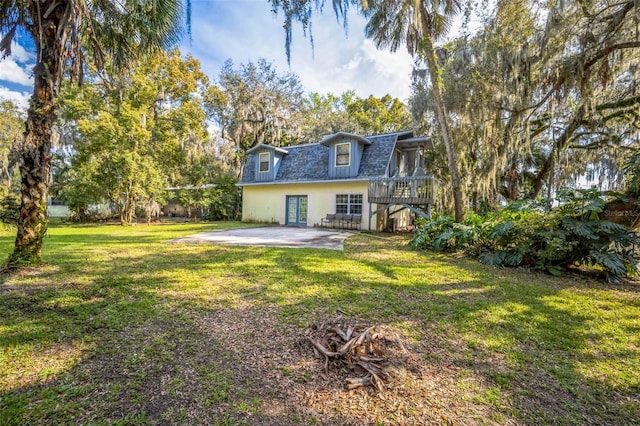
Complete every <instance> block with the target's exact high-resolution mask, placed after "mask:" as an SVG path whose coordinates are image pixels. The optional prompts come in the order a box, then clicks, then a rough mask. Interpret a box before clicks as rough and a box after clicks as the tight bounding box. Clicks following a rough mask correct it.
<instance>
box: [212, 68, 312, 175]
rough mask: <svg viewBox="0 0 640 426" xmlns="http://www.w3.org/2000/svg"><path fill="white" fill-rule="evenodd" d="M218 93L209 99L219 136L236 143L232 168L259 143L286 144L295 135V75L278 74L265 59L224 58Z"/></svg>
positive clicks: (298, 94) (297, 86)
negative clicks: (239, 60)
mask: <svg viewBox="0 0 640 426" xmlns="http://www.w3.org/2000/svg"><path fill="white" fill-rule="evenodd" d="M218 84H219V89H220V90H221V95H220V96H219V97H218V98H216V100H215V101H214V102H212V103H211V106H212V114H213V118H214V119H215V120H216V122H217V123H218V125H219V126H220V128H221V129H222V138H223V139H227V140H230V141H232V142H233V143H234V145H235V147H236V155H237V158H236V161H235V167H234V169H235V170H238V171H239V170H240V166H241V165H242V164H244V161H245V158H246V152H247V150H249V149H251V148H253V147H254V146H256V145H258V144H260V143H267V144H270V145H275V146H282V145H287V144H288V142H290V141H292V140H295V139H297V137H298V135H296V134H295V133H293V132H294V131H295V129H296V128H298V126H296V125H295V124H294V123H293V120H294V119H296V118H297V117H299V115H298V114H297V112H298V111H299V108H300V106H301V105H302V96H303V89H302V85H301V83H300V79H299V77H298V76H297V75H295V74H293V73H291V72H289V73H285V74H279V73H278V72H277V70H276V69H275V67H274V66H273V65H272V64H270V63H269V62H267V61H266V60H265V59H259V60H258V62H257V63H253V62H249V63H247V64H240V67H239V69H235V68H234V66H233V62H232V61H231V60H227V61H226V62H225V64H224V66H223V67H222V69H221V71H220V76H219V78H218Z"/></svg>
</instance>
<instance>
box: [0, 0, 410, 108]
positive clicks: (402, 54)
mask: <svg viewBox="0 0 640 426" xmlns="http://www.w3.org/2000/svg"><path fill="white" fill-rule="evenodd" d="M191 20H192V38H191V41H189V40H188V38H187V37H185V38H184V40H183V42H182V44H181V46H180V48H181V50H182V52H183V53H191V54H192V55H193V56H194V57H195V58H197V59H198V60H199V61H200V62H201V65H202V69H203V71H204V72H205V73H206V74H208V75H209V77H210V78H211V80H213V81H215V80H216V79H217V77H218V75H219V72H220V68H221V66H222V64H223V63H224V62H225V61H226V60H227V59H231V60H232V61H233V62H234V64H235V65H236V66H238V65H239V64H241V63H247V62H249V61H253V62H255V61H257V60H258V59H259V58H265V59H266V60H267V61H269V62H272V63H273V64H274V66H275V67H276V69H277V70H278V72H280V73H284V72H287V71H291V72H293V73H295V74H297V75H298V76H299V77H300V80H301V82H302V85H303V87H304V88H305V90H307V91H314V92H319V93H322V94H326V93H333V94H340V93H342V92H344V91H346V90H350V89H353V90H355V91H356V94H357V95H358V96H361V97H367V96H369V95H371V94H372V95H374V96H378V97H381V96H383V95H385V94H390V95H391V96H393V97H397V98H400V99H401V100H403V101H406V100H407V99H408V97H409V95H410V89H409V84H410V74H411V68H412V64H413V60H412V58H411V57H410V56H409V54H408V53H406V50H404V49H401V50H399V51H398V52H396V53H391V52H389V51H386V50H377V49H376V48H375V46H374V45H373V43H372V42H371V41H369V40H366V39H365V37H364V31H363V28H364V24H365V21H364V19H363V18H362V17H360V16H358V15H357V14H356V13H350V15H349V31H348V33H347V34H345V31H344V29H343V28H342V25H341V24H340V23H338V22H337V21H336V19H335V15H334V14H333V11H332V10H331V6H330V4H329V5H328V7H327V8H326V9H325V12H324V14H323V15H322V16H316V17H315V18H314V21H313V36H314V46H315V48H314V49H313V52H312V49H311V45H310V43H309V38H308V37H307V38H305V37H304V35H303V33H302V31H301V29H300V28H299V27H296V28H295V30H294V34H293V46H292V50H291V66H290V67H289V65H288V64H287V60H286V54H285V49H284V41H285V34H284V30H283V28H282V22H283V18H282V16H275V15H274V14H273V13H272V12H271V5H270V3H269V2H268V1H267V0H192V18H191ZM20 42H24V40H18V43H20ZM23 44H24V43H23ZM34 61H35V56H34V54H33V53H32V52H29V51H28V50H25V49H24V48H23V47H22V46H21V45H20V44H16V45H14V47H13V54H12V56H11V57H9V58H6V59H4V60H2V61H0V98H5V99H6V98H9V99H12V100H15V101H17V102H19V103H20V104H21V105H25V106H26V103H27V99H28V97H29V96H30V94H31V91H32V79H31V75H30V74H31V67H32V66H33V63H34Z"/></svg>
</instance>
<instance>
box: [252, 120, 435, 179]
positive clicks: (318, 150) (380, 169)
mask: <svg viewBox="0 0 640 426" xmlns="http://www.w3.org/2000/svg"><path fill="white" fill-rule="evenodd" d="M339 138H343V139H344V138H347V139H352V140H354V141H356V142H357V143H359V144H360V145H361V147H362V157H361V159H360V166H359V168H358V172H357V175H355V176H352V177H350V178H348V180H367V179H369V178H372V177H384V176H386V173H387V170H388V166H389V162H390V161H391V159H392V156H393V152H394V148H395V147H396V143H398V142H399V141H403V140H407V141H409V140H411V141H414V140H417V139H421V140H423V141H425V142H426V141H428V139H427V138H416V137H414V134H413V132H412V131H407V132H397V133H387V134H383V135H373V136H366V137H363V136H359V135H353V134H349V133H343V132H339V133H336V134H333V135H330V136H327V137H325V138H323V139H322V140H321V141H320V142H317V143H311V144H306V145H294V146H287V147H281V148H275V147H271V146H269V145H259V146H257V147H255V148H252V149H251V150H249V151H248V152H247V153H248V157H247V162H246V163H245V165H244V169H243V175H242V181H241V182H240V183H239V185H251V184H257V183H261V184H274V183H302V182H322V181H339V180H346V179H345V178H332V177H330V175H329V169H330V167H329V163H330V151H331V148H330V146H331V142H335V140H336V139H339ZM272 149H273V150H277V151H276V152H278V153H279V154H280V155H281V160H280V163H279V165H278V167H279V168H278V169H277V173H276V175H275V178H274V179H273V180H270V181H268V182H264V181H258V180H257V179H256V170H257V167H256V162H257V161H258V153H259V152H260V151H262V152H264V151H265V150H272Z"/></svg>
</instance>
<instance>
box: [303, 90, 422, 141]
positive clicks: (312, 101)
mask: <svg viewBox="0 0 640 426" xmlns="http://www.w3.org/2000/svg"><path fill="white" fill-rule="evenodd" d="M300 116H301V119H300V126H301V128H300V135H301V136H300V139H301V141H303V142H311V141H318V140H320V139H321V138H322V136H323V135H326V134H332V133H336V132H350V133H356V134H361V135H373V134H379V133H388V132H396V131H401V130H407V129H409V128H410V126H411V115H410V114H409V111H408V109H407V107H406V105H405V104H403V103H402V102H401V101H400V100H399V99H397V98H392V97H391V96H389V95H385V96H383V97H382V98H376V97H375V96H369V97H368V98H366V99H363V98H360V97H358V96H356V94H355V92H353V91H347V92H344V93H343V94H342V95H340V96H335V95H333V94H331V93H329V94H327V95H321V94H319V93H311V94H309V95H308V97H307V98H306V99H305V102H304V105H303V108H302V110H301V112H300Z"/></svg>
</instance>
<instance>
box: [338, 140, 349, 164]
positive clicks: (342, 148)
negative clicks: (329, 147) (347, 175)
mask: <svg viewBox="0 0 640 426" xmlns="http://www.w3.org/2000/svg"><path fill="white" fill-rule="evenodd" d="M349 165H351V143H337V144H336V167H348V166H349Z"/></svg>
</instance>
